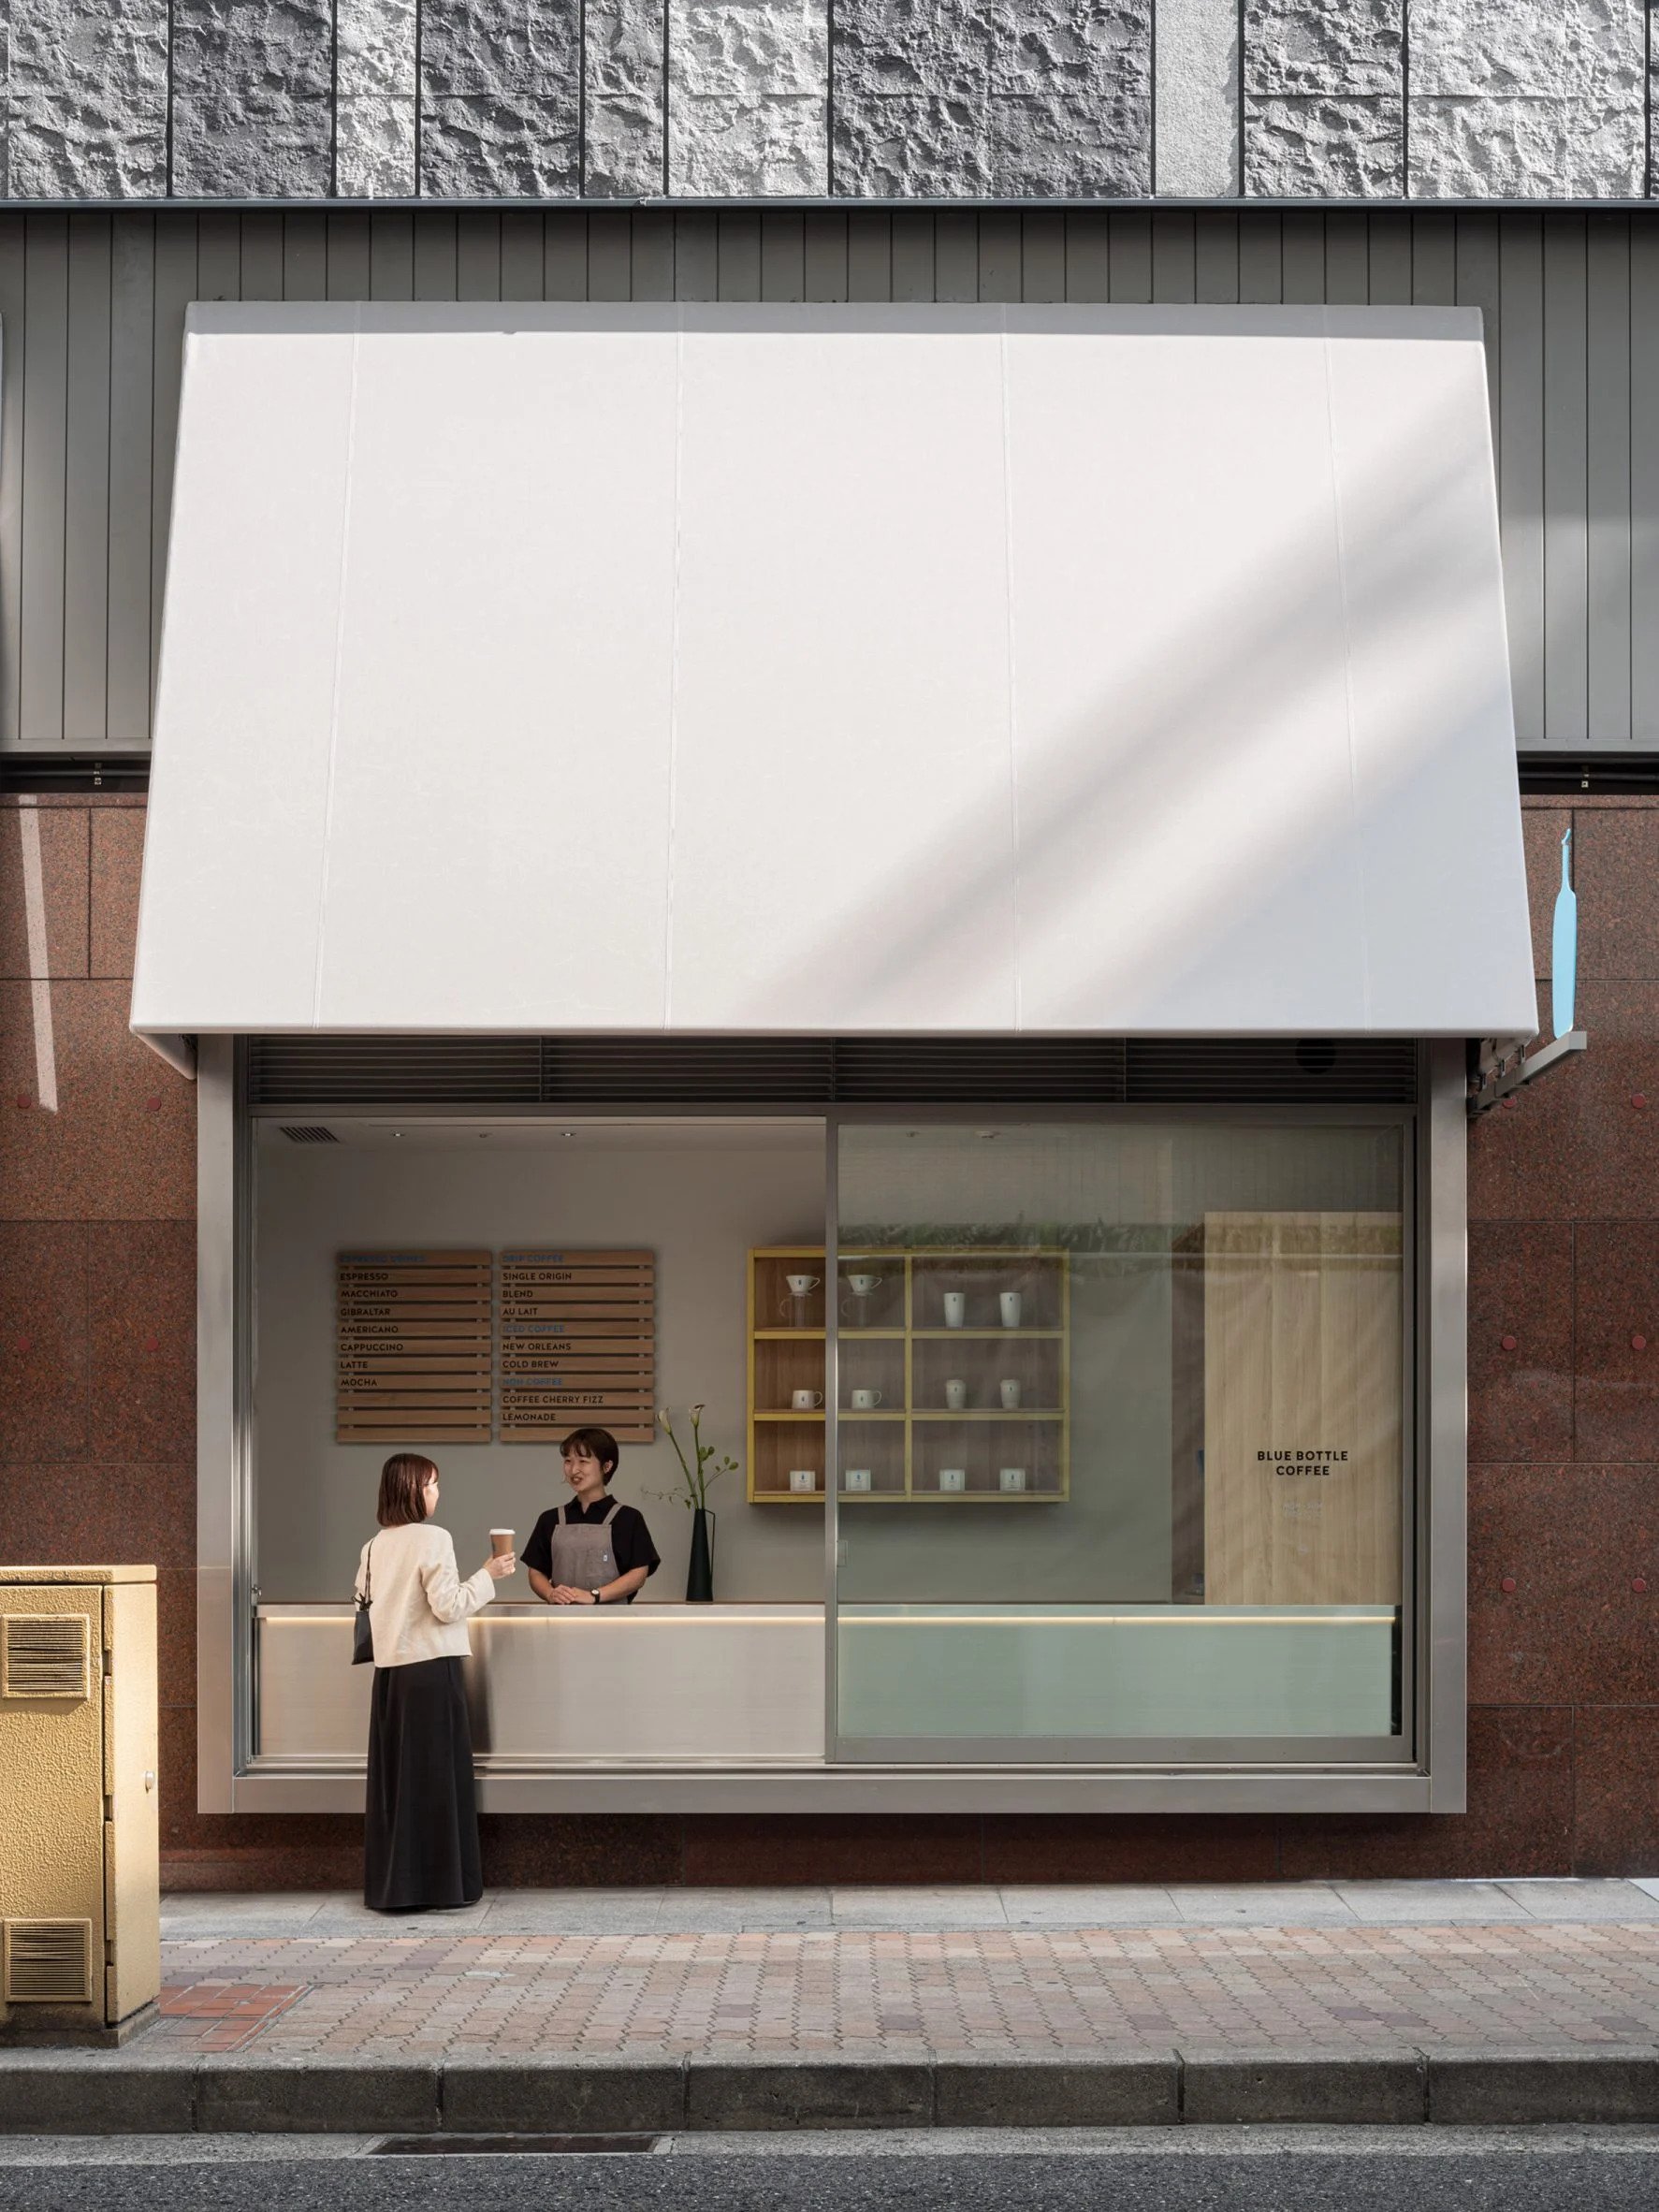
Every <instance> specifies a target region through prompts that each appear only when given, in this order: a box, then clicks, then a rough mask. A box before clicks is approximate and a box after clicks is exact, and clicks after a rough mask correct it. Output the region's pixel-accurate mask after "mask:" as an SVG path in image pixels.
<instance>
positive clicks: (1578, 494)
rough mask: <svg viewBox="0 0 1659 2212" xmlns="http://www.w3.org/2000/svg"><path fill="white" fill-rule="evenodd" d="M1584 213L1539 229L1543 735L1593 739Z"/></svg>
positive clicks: (1554, 741)
mask: <svg viewBox="0 0 1659 2212" xmlns="http://www.w3.org/2000/svg"><path fill="white" fill-rule="evenodd" d="M1585 245H1586V234H1585V227H1584V218H1583V216H1582V215H1578V216H1567V217H1565V218H1564V220H1562V221H1559V222H1554V223H1551V224H1550V226H1548V228H1547V229H1546V231H1545V234H1544V742H1545V743H1546V745H1585V744H1587V743H1588V742H1589V738H1590V655H1589V649H1588V646H1589V629H1590V529H1589V517H1588V515H1587V513H1586V501H1587V499H1588V496H1589V483H1590V436H1589V422H1588V407H1589V394H1588V391H1587V389H1586V371H1587V363H1586V360H1585V344H1584V331H1585V323H1586V320H1587V316H1588V301H1587V297H1586V289H1585V277H1586V269H1585Z"/></svg>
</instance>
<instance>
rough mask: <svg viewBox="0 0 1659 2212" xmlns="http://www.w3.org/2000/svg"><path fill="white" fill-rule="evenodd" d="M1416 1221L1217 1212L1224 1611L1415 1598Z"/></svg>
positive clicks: (1214, 1572)
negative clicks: (1405, 1408) (1411, 1227)
mask: <svg viewBox="0 0 1659 2212" xmlns="http://www.w3.org/2000/svg"><path fill="white" fill-rule="evenodd" d="M1401 1248H1402V1247H1401V1217H1400V1215H1398V1214H1381V1213H1363V1214H1360V1213H1355V1214H1346V1213H1341V1214H1324V1213H1320V1214H1314V1213H1294V1214H1292V1213H1285V1214H1208V1215H1205V1216H1204V1224H1203V1247H1202V1249H1203V1284H1204V1291H1203V1332H1204V1333H1203V1375H1204V1446H1203V1449H1204V1459H1203V1469H1204V1474H1203V1513H1204V1580H1203V1591H1204V1598H1205V1601H1206V1603H1208V1604H1210V1605H1305V1606H1340V1605H1397V1604H1398V1603H1399V1602H1400V1584H1401V1558H1400V1506H1401V1489H1402V1479H1401V1478H1402V1459H1401V1418H1402V1405H1403V1397H1404V1393H1403V1388H1402V1380H1401V1372H1402V1371H1401V1328H1402V1319H1401V1312H1402V1307H1401V1299H1402V1274H1401Z"/></svg>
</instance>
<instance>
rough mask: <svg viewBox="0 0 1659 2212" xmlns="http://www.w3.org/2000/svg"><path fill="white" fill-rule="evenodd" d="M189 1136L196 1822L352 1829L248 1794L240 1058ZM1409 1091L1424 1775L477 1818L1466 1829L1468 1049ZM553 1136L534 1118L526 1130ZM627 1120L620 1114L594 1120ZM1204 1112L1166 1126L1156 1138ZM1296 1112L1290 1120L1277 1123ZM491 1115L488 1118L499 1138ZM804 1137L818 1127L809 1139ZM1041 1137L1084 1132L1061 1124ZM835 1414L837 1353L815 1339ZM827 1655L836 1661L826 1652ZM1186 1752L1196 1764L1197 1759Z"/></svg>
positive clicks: (1229, 1769) (328, 1781) (621, 1775)
mask: <svg viewBox="0 0 1659 2212" xmlns="http://www.w3.org/2000/svg"><path fill="white" fill-rule="evenodd" d="M199 1052H200V1078H199V1086H200V1087H199V1095H198V1101H197V1105H198V1114H197V1199H198V1221H197V1229H198V1266H197V1332H198V1359H197V1417H198V1418H197V1506H198V1516H197V1627H198V1647H197V1663H196V1664H197V1726H196V1742H197V1783H196V1802H197V1809H198V1810H199V1811H201V1812H357V1811H360V1810H361V1808H362V1802H363V1782H362V1776H361V1774H360V1773H356V1772H354V1773H345V1774H342V1772H340V1770H339V1768H338V1766H337V1765H333V1766H331V1765H330V1764H329V1763H328V1762H326V1761H319V1762H318V1764H317V1767H316V1768H315V1770H314V1771H309V1770H308V1771H306V1772H303V1773H300V1772H295V1771H292V1770H291V1769H290V1770H288V1771H284V1772H283V1773H274V1772H263V1773H262V1772H260V1771H259V1769H258V1763H257V1761H256V1760H255V1758H254V1756H253V1751H252V1747H253V1744H254V1741H255V1736H254V1724H255V1695H256V1684H255V1680H254V1642H255V1619H254V1608H255V1602H256V1599H255V1550H254V1539H255V1523H254V1514H253V1480H252V1476H253V1469H252V1433H251V1404H252V1379H253V1378H252V1347H253V1318H254V1314H253V1300H254V1296H255V1286H254V1273H253V1252H252V1223H253V1183H252V1158H253V1154H252V1117H251V1116H250V1115H249V1113H247V1111H246V1108H245V1105H244V1102H243V1098H242V1090H241V1083H240V1065H241V1059H242V1054H241V1049H240V1043H239V1042H238V1041H233V1040H231V1039H229V1038H224V1037H204V1038H202V1039H201V1040H200V1044H199ZM1419 1067H1420V1070H1421V1083H1420V1085H1419V1104H1418V1106H1417V1108H1416V1110H1415V1112H1416V1117H1417V1142H1416V1143H1415V1146H1414V1147H1413V1148H1412V1152H1413V1157H1414V1160H1415V1168H1416V1176H1417V1188H1416V1205H1415V1227H1416V1229H1417V1231H1418V1233H1417V1235H1416V1238H1415V1257H1414V1266H1413V1277H1414V1284H1415V1289H1416V1328H1415V1332H1414V1337H1413V1341H1412V1343H1411V1346H1410V1352H1409V1359H1410V1362H1411V1366H1412V1370H1413V1381H1414V1385H1415V1389H1416V1405H1415V1416H1414V1420H1413V1434H1414V1436H1415V1438H1416V1441H1417V1454H1416V1469H1415V1483H1414V1492H1415V1502H1416V1512H1415V1516H1414V1517H1413V1518H1414V1521H1415V1531H1414V1543H1413V1546H1412V1550H1413V1557H1412V1560H1411V1563H1410V1564H1411V1568H1412V1575H1413V1579H1414V1580H1413V1586H1414V1587H1415V1591H1416V1594H1417V1607H1416V1621H1415V1634H1414V1636H1413V1637H1411V1638H1409V1639H1408V1643H1407V1650H1406V1652H1405V1660H1406V1666H1407V1668H1408V1670H1409V1675H1408V1680H1407V1681H1406V1682H1405V1683H1404V1684H1403V1692H1404V1701H1405V1709H1406V1710H1409V1711H1410V1712H1412V1713H1413V1714H1414V1716H1415V1720H1416V1743H1417V1756H1416V1758H1415V1760H1414V1761H1413V1762H1412V1763H1411V1764H1410V1765H1409V1766H1408V1767H1407V1766H1404V1765H1392V1764H1389V1763H1377V1762H1353V1763H1348V1764H1343V1765H1332V1764H1329V1763H1327V1764H1320V1763H1318V1762H1317V1761H1312V1762H1310V1761H1309V1760H1308V1759H1307V1757H1306V1756H1305V1754H1304V1752H1299V1753H1298V1754H1296V1755H1293V1756H1289V1757H1286V1758H1284V1759H1275V1760H1273V1761H1270V1762H1265V1763H1263V1762H1259V1761H1257V1760H1255V1759H1251V1760H1250V1761H1248V1762H1247V1763H1241V1762H1240V1761H1239V1760H1238V1759H1237V1757H1236V1755H1235V1756H1234V1757H1232V1758H1229V1759H1217V1760H1215V1761H1209V1762H1205V1763H1201V1764H1195V1765H1191V1766H1177V1765H1174V1764H1171V1763H1168V1762H1160V1761H1159V1760H1158V1759H1157V1758H1155V1757H1153V1756H1151V1755H1149V1754H1148V1752H1147V1748H1146V1746H1145V1745H1144V1744H1136V1745H1134V1746H1132V1747H1126V1750H1127V1756H1126V1760H1125V1763H1124V1764H1122V1765H1121V1766H1116V1765H1114V1766H1112V1767H1099V1766H1096V1767H1088V1766H1059V1765H1051V1766H1046V1767H1045V1766H1039V1765H1033V1764H1024V1763H1022V1764H1020V1765H1017V1766H989V1765H980V1766H970V1765H964V1764H958V1763H955V1761H954V1760H953V1763H952V1764H951V1765H950V1766H948V1767H938V1766H935V1767H928V1766H924V1765H917V1766H907V1765H903V1764H899V1763H889V1764H884V1765H856V1766H855V1765H851V1764H848V1763H842V1764H837V1763H835V1762H834V1761H830V1760H826V1762H825V1764H824V1765H822V1767H818V1766H814V1767H811V1768H800V1769H798V1770H793V1771H789V1770H786V1771H774V1772H768V1773H764V1774H753V1773H746V1774H732V1775H722V1774H714V1775H710V1774H708V1773H707V1772H691V1771H688V1772H686V1773H684V1774H677V1773H663V1772H661V1771H657V1772H653V1773H651V1774H648V1775H642V1774H630V1773H625V1772H621V1771H618V1772H615V1773H610V1774H592V1775H587V1774H584V1775H582V1776H579V1777H578V1776H574V1775H572V1774H569V1773H568V1772H567V1773H562V1774H559V1775H553V1774H548V1775H546V1776H542V1775H527V1774H525V1773H523V1772H522V1771H518V1772H514V1773H508V1772H504V1771H503V1772H502V1773H501V1774H499V1775H492V1774H491V1773H490V1772H489V1770H488V1762H485V1763H484V1764H483V1765H482V1766H481V1769H480V1803H481V1805H482V1806H483V1808H484V1810H486V1811H487V1812H554V1811H560V1812H578V1811H591V1812H668V1813H674V1812H688V1813H695V1812H907V1811H913V1812H984V1811H991V1810H1000V1811H1009V1812H1013V1811H1022V1812H1055V1813H1060V1812H1211V1813H1215V1812H1349V1813H1364V1814H1382V1813H1390V1812H1392V1813H1403V1812H1429V1811H1431V1810H1432V1811H1434V1812H1462V1811H1463V1809H1464V1804H1465V1788H1466V1783H1465V1734H1466V1710H1465V1701H1466V1674H1467V1668H1466V1658H1465V1630H1466V1564H1465V1549H1464V1547H1465V1542H1466V1525H1465V1524H1466V1506H1465V1488H1466V1456H1465V1455H1466V1408H1465V1389H1466V1358H1467V1354H1466V1329H1467V1211H1466V1149H1465V1148H1466V1142H1467V1132H1466V1122H1465V1110H1464V1096H1465V1088H1466V1085H1465V1078H1464V1051H1463V1045H1462V1043H1461V1042H1459V1041H1433V1042H1430V1043H1425V1044H1424V1045H1423V1046H1421V1047H1420V1049H1419ZM385 1111H386V1110H385V1109H384V1108H380V1107H363V1106H356V1107H351V1108H344V1109H340V1110H325V1109H324V1108H322V1107H313V1106H308V1108H307V1117H308V1118H316V1119H341V1118H343V1117H344V1116H345V1114H346V1113H352V1114H362V1115H377V1114H380V1113H384V1112H385ZM399 1111H400V1113H403V1114H405V1115H407V1116H409V1117H410V1118H441V1117H444V1116H451V1117H452V1116H453V1115H454V1113H456V1111H457V1109H456V1108H454V1107H434V1108H430V1109H420V1108H415V1107H410V1106H408V1105H400V1108H399ZM521 1111H523V1112H524V1113H525V1115H526V1117H527V1118H528V1117H531V1116H533V1117H535V1118H545V1117H546V1115H547V1113H548V1110H547V1109H546V1108H542V1107H536V1108H532V1109H525V1110H521ZM584 1111H585V1112H587V1113H604V1112H605V1111H610V1112H613V1113H624V1114H628V1115H629V1116H630V1117H631V1118H635V1119H637V1118H640V1117H641V1113H642V1110H641V1109H639V1108H637V1107H633V1106H630V1105H629V1103H628V1102H627V1101H626V1100H620V1101H617V1102H616V1103H615V1104H614V1105H612V1106H610V1107H609V1108H608V1109H607V1108H606V1107H604V1106H603V1105H600V1104H594V1105H589V1106H587V1107H586V1108H585V1109H584ZM645 1111H648V1112H649V1113H652V1114H653V1115H662V1116H664V1117H668V1118H678V1117H679V1116H680V1115H682V1114H686V1113H690V1114H692V1115H694V1114H695V1113H698V1112H699V1111H701V1112H703V1113H706V1111H707V1109H706V1107H705V1108H702V1109H701V1110H699V1109H697V1108H681V1109H677V1108H674V1107H672V1106H652V1107H651V1108H649V1109H648V1110H645ZM947 1111H948V1110H946V1109H943V1108H940V1107H939V1106H938V1105H937V1104H935V1105H929V1106H927V1107H924V1108H911V1109H910V1110H909V1112H908V1113H907V1112H906V1110H905V1109H903V1108H895V1109H891V1110H889V1109H886V1108H883V1109H881V1110H880V1115H881V1117H883V1118H886V1117H888V1115H889V1113H891V1118H894V1119H899V1120H904V1119H909V1120H917V1119H920V1118H922V1117H923V1116H924V1115H925V1116H926V1117H928V1118H931V1119H933V1120H935V1121H938V1120H940V1119H942V1118H944V1117H945V1115H946V1113H947ZM1219 1111H1220V1112H1221V1113H1225V1114H1226V1115H1227V1117H1228V1118H1230V1119H1248V1118H1251V1117H1252V1116H1255V1115H1258V1114H1260V1115H1263V1116H1265V1117H1266V1118H1267V1119H1269V1120H1272V1121H1275V1122H1282V1121H1283V1119H1284V1117H1285V1114H1286V1112H1287V1110H1286V1109H1284V1108H1266V1109H1262V1108H1254V1107H1234V1108H1230V1109H1229V1108H1222V1109H1220V1110H1219ZM1291 1111H1292V1112H1294V1110H1291ZM1350 1111H1351V1112H1354V1113H1358V1114H1359V1115H1360V1116H1361V1118H1364V1119H1373V1120H1374V1119H1375V1118H1376V1115H1377V1112H1378V1111H1379V1110H1376V1109H1368V1108H1360V1109H1351V1110H1350V1109H1334V1108H1327V1109H1323V1110H1320V1116H1319V1117H1320V1118H1324V1119H1328V1118H1330V1117H1331V1115H1332V1114H1333V1113H1344V1112H1350ZM1214 1112H1215V1110H1212V1109H1207V1108H1199V1109H1186V1108H1180V1107H1174V1106H1171V1107H1166V1108H1164V1109H1161V1110H1158V1111H1157V1115H1156V1117H1157V1118H1159V1119H1173V1118H1177V1117H1179V1116H1180V1115H1182V1114H1183V1113H1214ZM1101 1113H1102V1118H1104V1117H1105V1115H1106V1114H1107V1113H1116V1114H1118V1115H1119V1116H1121V1115H1123V1114H1125V1113H1128V1114H1130V1115H1131V1116H1132V1117H1133V1118H1135V1119H1139V1120H1145V1119H1147V1118H1149V1117H1151V1116H1150V1115H1149V1110H1148V1109H1147V1108H1145V1107H1139V1106H1138V1107H1134V1108H1128V1109H1126V1108H1122V1107H1117V1108H1113V1109H1102V1110H1101ZM997 1114H998V1110H997V1109H996V1108H988V1109H987V1108H981V1109H979V1110H977V1112H973V1111H971V1110H970V1111H968V1113H965V1116H964V1117H965V1118H970V1119H977V1120H980V1121H983V1120H985V1119H987V1118H996V1117H997ZM511 1117H513V1116H512V1115H511V1114H510V1113H503V1112H502V1110H501V1109H496V1110H494V1112H493V1113H492V1118H501V1119H505V1118H511ZM870 1117H871V1115H870V1112H869V1111H867V1110H865V1109H858V1110H851V1111H849V1112H848V1113H845V1114H837V1113H835V1112H834V1111H833V1110H831V1111H828V1112H826V1113H825V1114H824V1119H825V1122H826V1130H825V1142H826V1153H827V1158H826V1198H827V1202H828V1205H829V1208H830V1218H829V1219H827V1220H826V1223H825V1266H826V1273H828V1270H829V1269H830V1267H831V1266H832V1265H833V1263H834V1260H835V1221H834V1217H833V1216H834V1206H835V1197H836V1191H835V1180H834V1168H835V1159H836V1152H837V1134H836V1130H837V1123H838V1121H839V1120H840V1119H843V1118H846V1119H856V1120H866V1119H868V1118H870ZM999 1117H1000V1118H1002V1119H1004V1120H1030V1119H1032V1118H1034V1117H1038V1113H1037V1110H1036V1109H1034V1108H1031V1107H1026V1106H1021V1107H1016V1108H1013V1109H1011V1110H1009V1109H1003V1110H1001V1112H1000V1116H999ZM814 1118H816V1116H815V1117H814ZM1048 1118H1052V1119H1056V1120H1072V1121H1075V1120H1077V1119H1080V1118H1084V1119H1086V1118H1090V1117H1089V1116H1088V1115H1086V1114H1084V1113H1080V1110H1079V1109H1078V1108H1077V1107H1075V1106H1065V1107H1061V1108H1057V1109H1055V1111H1054V1113H1052V1114H1051V1115H1049V1116H1048ZM825 1352H826V1359H827V1360H828V1361H830V1363H831V1365H830V1377H829V1382H828V1388H827V1389H826V1398H827V1399H828V1401H829V1404H830V1405H831V1406H833V1405H834V1403H835V1397H834V1380H833V1378H834V1364H833V1363H834V1360H835V1331H834V1329H833V1326H826V1339H825ZM836 1451H837V1439H836V1437H835V1434H834V1421H833V1419H832V1420H831V1421H829V1422H828V1423H826V1461H827V1464H828V1465H830V1466H834V1465H837V1464H838V1460H837V1458H836V1457H835V1456H833V1455H834V1454H835V1453H836ZM826 1492H827V1493H828V1494H826V1500H825V1561H826V1570H827V1571H828V1573H829V1575H830V1577H831V1579H830V1582H829V1584H828V1587H829V1588H830V1589H831V1590H833V1586H834V1584H833V1573H834V1564H835V1556H836V1555H835V1546H836V1542H837V1509H836V1505H835V1502H834V1492H833V1490H831V1489H830V1488H829V1486H828V1485H827V1484H826ZM834 1610H835V1608H834V1606H833V1604H826V1608H825V1612H826V1635H827V1636H828V1637H833V1635H834ZM828 1655H829V1656H830V1657H831V1658H832V1659H833V1648H832V1650H831V1651H830V1652H829V1653H828ZM829 1680H830V1685H831V1686H830V1688H829V1690H828V1693H827V1695H828V1699H829V1701H830V1702H829V1705H828V1710H826V1715H825V1719H826V1727H827V1728H828V1729H829V1731H830V1734H829V1736H828V1739H827V1740H828V1741H829V1742H831V1743H833V1741H834V1723H835V1711H834V1705H833V1699H834V1688H833V1682H834V1672H833V1666H832V1668H831V1671H830V1677H829ZM1195 1748H1196V1747H1195Z"/></svg>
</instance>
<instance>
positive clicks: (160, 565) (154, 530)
mask: <svg viewBox="0 0 1659 2212" xmlns="http://www.w3.org/2000/svg"><path fill="white" fill-rule="evenodd" d="M277 220H279V221H280V220H281V218H280V217H279V218H277ZM246 271H247V258H246V243H245V240H244V246H243V281H244V284H245V282H246ZM245 296H246V295H245V293H244V297H245ZM270 297H275V295H270ZM194 298H196V217H195V216H194V215H186V216H184V217H183V218H182V220H176V221H171V222H158V223H157V224H156V226H155V322H154V327H153V331H152V334H151V335H152V342H153V357H152V358H153V370H152V376H151V407H152V414H151V422H152V426H153V427H152V430H151V436H152V440H153V445H152V454H151V464H150V666H151V669H152V671H153V669H154V667H155V662H156V656H157V652H158V650H159V648H160V644H161V600H162V589H163V587H164V585H165V584H166V582H167V527H168V524H169V522H170V521H171V518H172V511H173V460H174V454H175V449H176V448H177V445H178V443H179V386H180V383H181V381H182V377H183V373H184V310H185V309H186V308H187V307H188V306H189V304H190V302H191V300H193V299H194Z"/></svg>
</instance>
